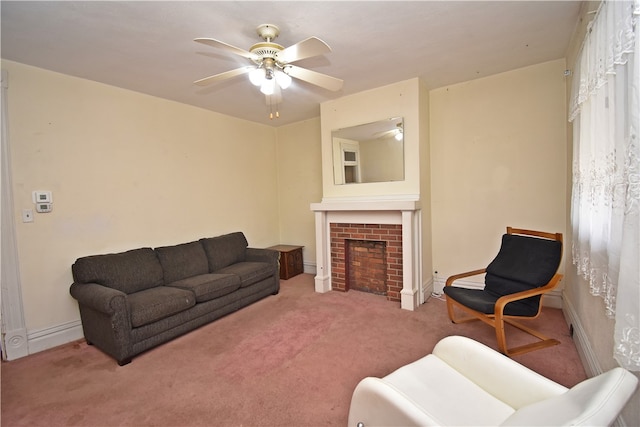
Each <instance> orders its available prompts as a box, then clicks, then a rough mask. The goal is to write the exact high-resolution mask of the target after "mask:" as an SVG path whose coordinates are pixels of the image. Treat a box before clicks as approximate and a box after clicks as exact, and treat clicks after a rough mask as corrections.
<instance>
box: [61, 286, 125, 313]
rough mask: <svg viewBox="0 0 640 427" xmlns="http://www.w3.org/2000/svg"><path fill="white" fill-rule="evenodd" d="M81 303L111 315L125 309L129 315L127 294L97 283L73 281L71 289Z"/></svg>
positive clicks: (73, 295)
mask: <svg viewBox="0 0 640 427" xmlns="http://www.w3.org/2000/svg"><path fill="white" fill-rule="evenodd" d="M69 292H70V293H71V296H72V297H74V298H75V299H76V300H77V301H78V303H79V304H81V305H84V306H87V307H89V308H91V309H93V310H96V311H98V312H100V313H104V314H107V315H109V316H111V315H113V314H115V313H116V312H117V311H122V310H124V311H125V313H127V315H128V312H129V310H128V305H127V294H125V293H124V292H121V291H118V290H116V289H112V288H109V287H107V286H102V285H99V284H97V283H75V282H74V283H73V284H72V285H71V289H70V290H69Z"/></svg>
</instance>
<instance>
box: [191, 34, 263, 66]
mask: <svg viewBox="0 0 640 427" xmlns="http://www.w3.org/2000/svg"><path fill="white" fill-rule="evenodd" d="M193 41H194V42H198V43H202V44H206V45H208V46H211V47H215V48H217V49H222V50H226V51H227V52H231V53H235V54H236V55H240V56H243V57H245V58H249V59H251V60H252V61H255V60H259V59H260V57H259V56H258V55H256V54H253V53H251V52H249V51H248V50H244V49H240V48H239V47H235V46H231V45H230V44H228V43H225V42H221V41H220V40H216V39H209V38H199V39H193Z"/></svg>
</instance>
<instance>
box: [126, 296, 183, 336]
mask: <svg viewBox="0 0 640 427" xmlns="http://www.w3.org/2000/svg"><path fill="white" fill-rule="evenodd" d="M127 301H128V302H129V310H131V326H133V327H134V328H137V327H139V326H143V325H147V324H149V323H152V322H155V321H156V320H160V319H164V318H165V317H169V316H171V315H172V314H176V313H179V312H181V311H184V310H186V309H188V308H190V307H193V306H194V305H195V304H196V298H195V296H194V295H193V292H190V291H187V290H184V289H178V288H173V287H170V286H158V287H155V288H152V289H146V290H144V291H140V292H136V293H133V294H130V295H128V296H127Z"/></svg>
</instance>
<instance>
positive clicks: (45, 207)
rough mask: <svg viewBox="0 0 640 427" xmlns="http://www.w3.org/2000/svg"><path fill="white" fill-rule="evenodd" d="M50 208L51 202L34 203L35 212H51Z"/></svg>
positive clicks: (51, 207)
mask: <svg viewBox="0 0 640 427" xmlns="http://www.w3.org/2000/svg"><path fill="white" fill-rule="evenodd" d="M52 209H53V206H52V205H51V203H36V212H39V213H47V212H51V210H52Z"/></svg>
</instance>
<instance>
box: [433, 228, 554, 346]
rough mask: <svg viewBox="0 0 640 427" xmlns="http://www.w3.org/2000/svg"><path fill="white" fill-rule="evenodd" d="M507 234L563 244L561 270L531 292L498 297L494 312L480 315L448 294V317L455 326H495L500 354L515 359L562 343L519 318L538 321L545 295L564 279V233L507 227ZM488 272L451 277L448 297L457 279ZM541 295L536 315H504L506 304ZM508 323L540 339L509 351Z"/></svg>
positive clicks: (482, 272) (447, 285) (484, 269)
mask: <svg viewBox="0 0 640 427" xmlns="http://www.w3.org/2000/svg"><path fill="white" fill-rule="evenodd" d="M507 234H508V235H521V236H529V237H535V238H542V239H547V240H553V241H556V242H559V243H560V258H559V259H558V267H557V268H556V271H555V274H553V276H552V277H551V280H549V281H548V282H547V283H546V284H544V285H543V286H539V287H534V288H532V289H527V290H523V291H520V292H515V293H511V294H508V295H504V296H501V297H499V298H498V299H497V300H496V301H495V306H494V309H493V312H492V313H486V312H481V311H478V310H475V309H473V308H470V307H468V306H467V305H465V304H463V303H462V302H460V301H457V300H456V299H453V298H452V297H451V296H449V295H447V298H446V301H447V311H448V313H449V318H450V319H451V321H452V322H453V323H465V322H470V321H474V320H480V321H482V322H484V323H486V324H488V325H489V326H491V327H493V328H494V329H495V332H496V339H497V341H498V349H499V351H500V352H501V353H503V354H505V355H507V356H514V355H518V354H522V353H527V352H529V351H533V350H539V349H542V348H546V347H550V346H554V345H557V344H559V343H560V342H559V341H558V340H556V339H553V338H550V337H548V336H546V335H544V334H542V333H541V332H539V331H536V330H534V329H532V328H530V327H528V326H525V325H523V324H522V323H520V322H519V321H518V320H517V319H535V318H537V317H538V316H539V315H540V313H541V311H542V295H544V294H547V293H549V292H551V291H552V290H554V289H555V288H556V287H557V286H558V284H559V283H560V281H561V279H562V277H563V276H562V274H559V273H557V269H558V268H559V266H560V261H561V258H562V233H548V232H544V231H535V230H525V229H520V228H513V227H507ZM486 272H487V268H482V269H479V270H473V271H468V272H466V273H461V274H455V275H453V276H450V277H449V278H448V279H447V281H446V284H445V294H446V293H447V291H448V289H447V288H448V287H452V286H453V285H454V282H455V281H456V280H459V279H462V278H467V277H472V276H476V275H480V274H485V273H486ZM539 295H540V296H541V297H540V298H539V302H538V309H537V312H536V313H535V314H533V315H528V316H521V315H508V314H505V307H506V306H507V304H509V303H512V302H518V301H522V300H524V299H526V298H531V297H535V296H539ZM454 309H459V310H461V311H463V312H464V313H466V316H459V315H457V314H456V312H455V310H454ZM505 324H509V325H511V326H514V327H515V328H517V329H519V330H521V331H523V332H526V333H527V334H529V335H532V336H533V337H535V338H537V341H536V342H533V343H530V344H526V345H522V346H518V347H513V348H508V346H507V340H506V336H505Z"/></svg>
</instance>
